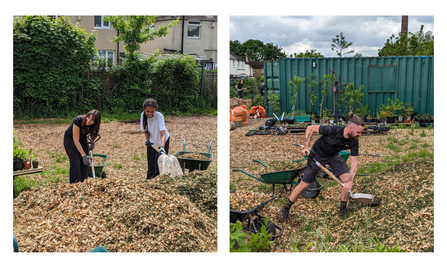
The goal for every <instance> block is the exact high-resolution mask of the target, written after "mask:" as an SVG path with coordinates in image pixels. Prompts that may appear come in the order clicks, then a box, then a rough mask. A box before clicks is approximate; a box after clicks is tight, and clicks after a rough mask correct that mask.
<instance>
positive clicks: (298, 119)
mask: <svg viewBox="0 0 447 268" xmlns="http://www.w3.org/2000/svg"><path fill="white" fill-rule="evenodd" d="M295 122H310V115H297V116H295Z"/></svg>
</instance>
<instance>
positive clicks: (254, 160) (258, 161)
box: [253, 159, 267, 167]
mask: <svg viewBox="0 0 447 268" xmlns="http://www.w3.org/2000/svg"><path fill="white" fill-rule="evenodd" d="M253 162H257V163H259V164H261V165H263V166H264V167H267V165H266V164H264V163H262V162H261V161H260V160H256V159H253Z"/></svg>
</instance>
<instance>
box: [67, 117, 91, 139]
mask: <svg viewBox="0 0 447 268" xmlns="http://www.w3.org/2000/svg"><path fill="white" fill-rule="evenodd" d="M83 118H84V116H83V115H78V116H76V117H75V119H73V123H72V124H71V125H70V126H69V127H68V128H67V130H65V138H66V139H70V140H73V125H76V126H78V127H79V128H81V124H82V119H83ZM79 142H80V143H81V144H87V133H86V134H82V130H81V131H80V133H79Z"/></svg>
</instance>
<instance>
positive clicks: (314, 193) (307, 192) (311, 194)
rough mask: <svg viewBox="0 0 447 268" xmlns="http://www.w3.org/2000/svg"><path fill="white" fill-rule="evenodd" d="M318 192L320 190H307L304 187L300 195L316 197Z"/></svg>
mask: <svg viewBox="0 0 447 268" xmlns="http://www.w3.org/2000/svg"><path fill="white" fill-rule="evenodd" d="M319 194H320V190H316V191H309V190H307V189H305V190H304V191H303V192H302V193H301V196H302V197H304V198H316V197H317V196H318V195H319Z"/></svg>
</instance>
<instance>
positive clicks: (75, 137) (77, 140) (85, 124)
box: [64, 110, 101, 184]
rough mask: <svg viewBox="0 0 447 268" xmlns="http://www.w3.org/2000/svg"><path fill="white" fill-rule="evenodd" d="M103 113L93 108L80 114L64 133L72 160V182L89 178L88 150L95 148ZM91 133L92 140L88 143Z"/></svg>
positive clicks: (67, 150) (66, 147)
mask: <svg viewBox="0 0 447 268" xmlns="http://www.w3.org/2000/svg"><path fill="white" fill-rule="evenodd" d="M100 125H101V114H100V113H99V112H98V111H97V110H91V111H90V112H88V113H87V114H86V115H78V116H76V118H75V119H74V120H73V123H72V124H71V125H70V126H69V127H68V128H67V130H66V131H65V134H64V148H65V152H66V153H67V155H68V159H69V160H70V184H72V183H77V182H83V181H84V180H85V179H86V178H87V174H88V166H89V165H90V162H89V160H90V157H89V156H88V152H89V151H90V150H93V149H94V148H95V143H94V142H93V141H94V140H95V139H96V137H97V136H98V133H99V126H100ZM88 134H90V137H91V140H92V142H91V143H90V145H89V144H88V143H87V135H88Z"/></svg>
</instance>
